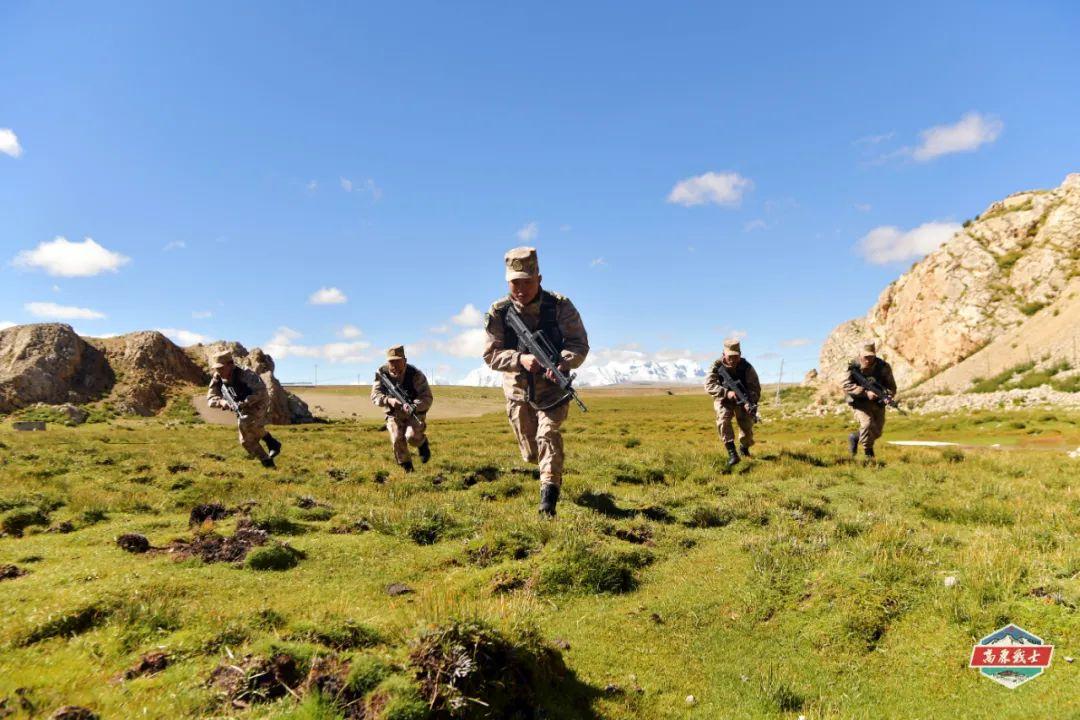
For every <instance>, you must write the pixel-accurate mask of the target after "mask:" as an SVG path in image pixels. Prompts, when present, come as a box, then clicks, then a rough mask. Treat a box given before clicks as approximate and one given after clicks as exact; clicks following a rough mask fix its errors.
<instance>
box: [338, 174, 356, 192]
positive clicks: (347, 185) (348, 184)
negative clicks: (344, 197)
mask: <svg viewBox="0 0 1080 720" xmlns="http://www.w3.org/2000/svg"><path fill="white" fill-rule="evenodd" d="M340 182H341V189H342V190H344V191H345V192H352V188H353V184H352V180H350V179H349V178H345V177H343V178H341V181H340Z"/></svg>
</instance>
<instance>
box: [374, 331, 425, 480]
mask: <svg viewBox="0 0 1080 720" xmlns="http://www.w3.org/2000/svg"><path fill="white" fill-rule="evenodd" d="M381 369H382V371H383V372H385V373H386V374H388V375H389V376H390V378H391V379H392V380H393V381H394V382H395V383H397V385H398V387H400V388H401V391H402V392H403V393H404V394H405V397H407V398H408V399H409V402H410V404H412V406H413V408H414V410H415V413H416V414H415V415H409V413H407V412H406V411H405V410H404V408H402V407H401V403H399V402H398V401H397V399H396V398H395V397H394V396H393V395H391V394H390V393H389V392H387V390H386V388H385V387H383V384H382V381H381V380H379V374H378V373H375V381H374V382H373V383H372V384H371V402H372V404H373V405H375V406H376V407H381V408H385V409H386V429H387V431H388V432H389V433H390V442H391V443H392V444H393V446H394V459H395V460H397V463H398V465H400V466H401V467H402V469H403V470H404V471H405V472H407V473H409V472H412V471H413V464H412V455H411V454H410V453H409V446H410V445H412V446H413V447H415V448H416V451H417V453H419V455H420V461H421V462H425V463H426V462H427V461H428V460H430V459H431V447H430V446H429V445H428V439H427V434H426V433H427V422H426V417H427V412H428V410H429V409H431V403H432V401H433V398H432V395H431V386H430V385H429V384H428V381H427V378H426V377H425V376H424V373H422V372H420V370H418V369H417V368H415V367H413V366H412V365H410V364H408V362H406V360H405V346H404V345H395V346H394V347H392V348H390V349H389V350H387V351H386V365H383V366H382V368H381Z"/></svg>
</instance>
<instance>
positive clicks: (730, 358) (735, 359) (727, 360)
mask: <svg viewBox="0 0 1080 720" xmlns="http://www.w3.org/2000/svg"><path fill="white" fill-rule="evenodd" d="M740 357H741V356H740V355H730V354H728V353H724V364H725V365H727V366H728V367H735V366H736V365H738V364H739V358H740Z"/></svg>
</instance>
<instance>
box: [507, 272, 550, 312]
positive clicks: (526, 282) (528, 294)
mask: <svg viewBox="0 0 1080 720" xmlns="http://www.w3.org/2000/svg"><path fill="white" fill-rule="evenodd" d="M542 279H543V276H540V275H537V276H536V277H534V278H520V279H518V280H511V281H510V297H511V298H512V299H513V300H514V302H516V303H517V304H519V305H528V304H529V303H531V302H532V301H533V300H535V299H536V295H537V293H539V292H540V281H541V280H542Z"/></svg>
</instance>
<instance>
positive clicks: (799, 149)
mask: <svg viewBox="0 0 1080 720" xmlns="http://www.w3.org/2000/svg"><path fill="white" fill-rule="evenodd" d="M223 5H226V7H222V6H223ZM516 5H518V4H511V3H483V4H480V3H474V4H468V5H462V4H451V3H409V4H403V3H399V4H385V3H384V4H378V5H360V4H359V3H325V4H321V5H320V6H319V7H316V6H314V5H308V4H300V3H291V4H282V3H259V4H258V5H257V6H256V5H255V4H248V5H241V4H222V3H184V4H182V6H181V5H175V6H171V7H166V6H165V5H164V4H162V3H93V4H91V3H82V4H78V3H73V4H64V5H63V6H62V7H61V6H50V5H47V4H42V3H23V2H9V3H4V4H3V5H2V6H0V322H12V323H24V322H34V321H42V320H46V319H50V318H54V317H60V318H63V317H70V316H72V315H73V314H74V315H75V316H76V317H74V319H71V320H69V321H70V322H71V323H72V324H73V325H74V326H75V327H76V328H77V329H78V330H79V331H80V332H82V333H85V334H111V333H121V332H128V331H132V330H138V329H147V328H165V329H169V330H170V332H171V333H172V334H173V335H174V336H175V337H179V338H182V339H192V338H194V337H196V336H203V337H206V338H209V339H216V338H229V339H236V340H239V341H241V342H243V343H244V344H245V345H247V346H249V347H252V346H262V347H264V348H265V347H267V345H268V344H270V345H271V346H272V347H273V348H276V349H277V355H278V358H277V359H278V366H279V371H278V374H279V376H281V377H282V378H283V379H285V380H310V379H311V378H312V377H313V374H314V365H315V364H316V363H317V364H318V365H319V370H318V373H319V380H320V382H332V381H336V382H350V381H355V380H356V377H357V375H358V374H361V375H363V376H364V378H365V379H366V378H367V376H368V375H369V374H370V372H371V371H372V369H373V368H374V367H375V365H376V361H377V360H378V358H379V357H380V351H381V349H382V348H384V347H385V346H387V345H390V344H394V343H397V342H406V343H409V344H410V347H411V354H412V356H413V358H414V359H415V360H416V362H417V364H419V365H421V367H424V368H425V369H427V370H428V371H429V372H432V373H437V374H440V375H443V376H445V377H449V378H457V377H460V376H462V375H463V374H464V373H465V372H466V371H467V370H469V369H471V368H473V367H475V366H476V365H478V364H479V360H478V358H477V357H476V345H477V342H476V341H477V335H478V330H477V328H476V325H475V324H476V322H477V318H478V313H476V312H474V311H473V310H472V309H470V308H469V307H468V306H469V305H471V306H472V307H473V308H478V309H479V310H481V311H482V310H485V309H486V308H487V306H488V304H489V303H490V302H491V301H492V300H494V299H496V298H497V297H499V296H500V295H502V294H503V293H504V292H505V285H504V283H503V280H502V254H503V252H505V250H507V249H508V248H510V247H512V246H515V245H518V244H522V240H521V239H519V238H524V239H526V240H527V242H528V243H529V244H534V245H536V246H537V247H538V248H539V251H540V259H541V267H542V271H543V273H544V276H545V285H546V286H547V287H549V288H550V289H553V290H558V291H560V292H563V293H565V294H567V295H569V296H570V297H572V298H573V300H574V301H575V303H576V304H577V306H578V307H579V309H580V310H581V311H582V314H583V316H584V318H585V320H586V325H587V327H588V330H589V333H590V338H591V340H592V344H593V347H594V349H596V350H597V353H596V357H597V359H598V360H603V359H608V358H616V357H625V356H627V354H628V350H629V351H632V352H634V353H640V354H641V355H642V356H645V357H654V358H665V357H674V356H685V355H692V356H694V357H699V358H706V357H710V356H715V355H716V354H718V352H719V349H720V347H721V342H722V339H723V337H724V336H725V335H727V334H730V333H733V332H736V331H738V332H740V333H745V339H744V341H743V342H744V351H745V352H746V354H747V356H748V358H749V359H750V360H751V361H755V363H756V364H757V365H758V367H759V370H761V372H762V374H763V376H765V377H766V378H767V379H771V378H774V377H775V372H776V367H777V365H778V363H779V357H781V356H783V357H784V358H785V360H786V367H787V368H788V371H787V372H790V373H802V372H804V371H805V370H807V369H809V368H810V367H813V366H814V365H815V364H816V354H817V349H818V345H819V344H820V342H821V340H822V339H823V338H824V337H825V336H826V335H827V333H828V332H829V330H831V329H832V328H833V327H834V326H835V325H836V324H838V323H840V322H842V321H844V320H846V319H848V318H850V317H854V316H857V315H861V314H863V313H864V312H865V311H866V310H867V309H868V308H869V306H870V305H871V304H872V303H873V302H874V300H875V299H876V297H877V294H878V293H879V292H880V291H881V289H882V288H883V287H884V286H885V284H886V283H888V282H889V281H890V280H892V279H894V278H895V277H896V276H897V275H899V274H900V273H901V272H903V271H904V270H905V269H907V267H908V266H909V265H910V264H911V263H912V262H913V261H914V260H915V259H916V258H917V257H918V255H919V253H920V252H925V251H926V249H927V248H929V247H933V245H934V244H935V243H936V242H940V239H941V238H942V237H944V236H947V234H948V232H949V230H950V229H951V228H952V227H953V226H954V224H955V223H959V222H962V221H963V220H964V219H965V218H968V217H971V216H974V215H975V214H977V213H978V212H980V211H982V210H983V209H984V208H985V207H986V205H988V204H989V203H990V202H992V201H994V200H997V199H999V198H1001V197H1003V196H1005V195H1007V194H1009V193H1012V192H1015V191H1019V190H1022V189H1027V188H1033V187H1051V186H1056V185H1057V184H1059V183H1060V182H1061V180H1062V179H1063V178H1064V176H1065V175H1066V174H1067V173H1069V172H1072V171H1077V170H1080V162H1078V158H1080V134H1078V133H1077V132H1076V130H1075V128H1076V118H1077V117H1078V116H1080V83H1077V82H1076V77H1077V75H1078V71H1080V60H1078V59H1077V56H1076V53H1075V38H1076V36H1077V32H1078V30H1080V22H1078V21H1080V9H1078V8H1077V6H1076V5H1075V4H1074V3H1068V2H1059V3H1045V2H1044V3H1037V2H1036V3H1033V2H1025V3H987V2H981V3H903V4H898V5H896V6H895V7H882V6H880V4H866V3H834V4H831V5H830V6H829V7H828V8H826V7H824V6H817V5H812V4H809V3H775V4H769V7H768V8H766V7H763V6H764V5H765V4H763V3H758V4H750V3H734V4H726V5H721V4H716V3H700V4H698V3H689V4H679V5H678V6H674V5H673V4H671V3H650V4H643V3H626V2H620V3H614V2H612V3H560V2H551V3H544V4H542V5H540V4H532V6H530V7H525V6H521V7H512V6H516ZM752 5H753V6H752ZM57 238H65V239H66V243H63V242H59V241H57V240H56V239H57ZM86 238H92V239H93V244H92V245H91V244H90V243H87V242H86V240H85V239H86ZM860 247H863V251H862V252H860V251H859V248H860ZM867 248H869V249H867ZM321 289H325V290H327V291H329V292H325V293H323V294H322V297H323V299H330V300H334V299H337V300H340V299H342V298H343V299H344V302H336V303H324V304H316V303H313V302H312V301H311V299H312V298H313V296H316V293H318V291H320V290H321ZM332 289H336V290H337V291H338V292H337V293H334V292H332V291H331V290H332ZM92 314H97V315H102V316H104V317H89V315H92ZM80 315H81V316H82V317H78V316H80ZM180 331H183V332H180Z"/></svg>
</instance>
